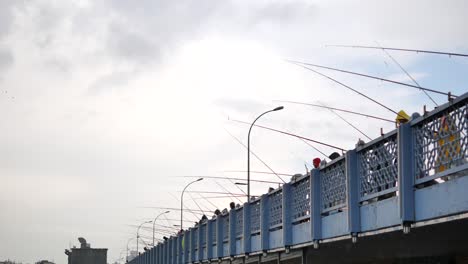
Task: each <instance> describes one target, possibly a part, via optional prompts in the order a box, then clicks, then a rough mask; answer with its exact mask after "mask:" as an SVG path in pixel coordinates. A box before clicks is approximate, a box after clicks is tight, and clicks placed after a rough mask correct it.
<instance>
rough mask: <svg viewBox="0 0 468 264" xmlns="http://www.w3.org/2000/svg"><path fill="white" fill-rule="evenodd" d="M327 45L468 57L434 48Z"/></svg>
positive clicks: (467, 55)
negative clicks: (434, 49)
mask: <svg viewBox="0 0 468 264" xmlns="http://www.w3.org/2000/svg"><path fill="white" fill-rule="evenodd" d="M325 47H337V48H358V49H381V50H395V51H408V52H416V53H429V54H438V55H448V56H449V57H451V56H458V57H468V54H463V53H453V52H444V51H433V50H421V49H402V48H388V47H375V46H359V45H357V46H356V45H326V46H325Z"/></svg>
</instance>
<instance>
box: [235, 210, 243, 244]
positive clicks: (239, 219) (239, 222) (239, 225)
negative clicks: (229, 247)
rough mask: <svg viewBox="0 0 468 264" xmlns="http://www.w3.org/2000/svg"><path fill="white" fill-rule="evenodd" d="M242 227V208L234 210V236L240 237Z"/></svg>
mask: <svg viewBox="0 0 468 264" xmlns="http://www.w3.org/2000/svg"><path fill="white" fill-rule="evenodd" d="M243 229H244V208H239V209H237V211H236V237H241V236H242V234H243V231H244V230H243Z"/></svg>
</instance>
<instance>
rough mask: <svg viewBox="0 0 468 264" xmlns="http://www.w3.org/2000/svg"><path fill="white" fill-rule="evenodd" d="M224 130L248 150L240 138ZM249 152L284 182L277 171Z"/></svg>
mask: <svg viewBox="0 0 468 264" xmlns="http://www.w3.org/2000/svg"><path fill="white" fill-rule="evenodd" d="M224 130H225V131H226V132H227V133H228V134H229V135H230V136H231V137H232V138H234V139H235V140H236V141H237V142H238V143H239V144H241V145H242V146H243V147H244V148H245V149H247V150H249V148H248V147H247V146H246V145H245V144H244V143H242V141H241V140H240V139H238V138H237V137H236V136H234V135H233V134H232V133H231V132H229V131H228V130H227V129H226V128H224ZM249 151H250V153H251V154H252V155H253V156H254V157H255V158H257V159H258V160H259V161H260V162H261V163H262V164H263V165H265V167H267V168H268V169H269V170H270V171H271V172H273V173H274V174H275V175H276V177H278V178H279V179H280V180H281V181H282V182H283V183H286V182H285V181H284V180H283V178H281V177H280V176H279V175H278V173H276V172H275V171H274V170H273V169H272V168H271V167H270V166H268V164H266V163H265V162H264V161H263V160H262V159H261V158H260V157H259V156H258V155H257V154H255V153H254V152H253V151H252V150H249Z"/></svg>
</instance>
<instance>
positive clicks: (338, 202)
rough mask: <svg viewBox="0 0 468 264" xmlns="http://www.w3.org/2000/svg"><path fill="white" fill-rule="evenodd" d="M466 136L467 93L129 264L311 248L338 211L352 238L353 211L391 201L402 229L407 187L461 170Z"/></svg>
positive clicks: (466, 158)
mask: <svg viewBox="0 0 468 264" xmlns="http://www.w3.org/2000/svg"><path fill="white" fill-rule="evenodd" d="M467 134H468V93H467V94H464V95H463V96H460V97H458V98H457V99H455V100H453V101H452V102H449V103H446V104H444V105H442V106H440V107H438V109H437V110H434V111H432V112H430V113H428V114H426V115H423V116H421V117H415V118H414V119H412V120H411V122H409V123H407V124H403V125H402V126H401V127H399V128H398V129H396V130H394V131H391V132H389V133H387V134H386V135H384V136H382V137H379V138H377V139H375V140H372V141H371V142H369V143H367V144H364V145H362V146H358V147H357V148H356V149H353V150H350V151H348V152H347V153H346V155H345V156H342V157H339V158H338V159H336V160H334V161H332V162H330V163H328V164H327V165H326V166H324V167H323V168H320V169H314V170H312V171H311V176H309V175H307V176H303V177H301V178H299V179H294V180H292V181H291V182H290V183H286V184H284V185H283V186H282V187H280V188H278V189H277V190H274V191H272V192H270V193H268V194H265V195H263V196H262V197H261V198H259V199H257V200H253V201H250V202H249V203H248V204H246V205H244V206H242V207H241V208H236V209H232V210H231V212H230V213H227V214H223V215H220V216H218V217H217V218H216V219H211V220H208V222H207V223H204V224H201V225H199V226H197V227H193V228H190V229H189V230H187V231H185V233H184V234H183V235H181V236H178V237H171V238H170V239H169V240H168V241H165V242H164V243H160V244H158V245H157V246H156V247H154V248H153V249H151V250H150V251H148V252H146V253H144V254H143V255H140V256H139V257H138V258H136V259H134V260H132V261H131V262H130V263H138V264H141V263H144V264H153V263H154V264H182V263H193V262H202V261H208V260H212V259H220V258H229V257H232V256H236V255H239V254H248V253H251V252H252V251H255V250H256V251H268V250H271V249H275V248H278V247H279V248H287V247H289V246H294V245H295V243H297V242H296V241H302V242H301V243H304V239H302V240H300V239H299V240H298V238H297V237H301V234H302V233H304V230H311V232H312V233H311V234H309V237H308V238H307V239H306V242H307V241H309V242H314V243H315V241H320V240H321V239H324V237H322V222H323V221H325V220H324V219H325V218H327V219H328V220H327V221H332V220H330V219H332V218H330V217H331V215H330V214H332V213H333V212H334V211H340V212H344V209H346V210H347V211H346V212H344V213H345V214H348V216H347V219H348V222H347V225H348V231H349V232H348V235H351V236H355V235H356V233H358V232H359V231H360V228H361V227H360V226H361V224H360V218H359V217H360V216H359V215H360V209H361V208H362V207H365V206H367V204H370V203H374V202H377V201H379V200H381V199H386V198H388V197H394V196H397V197H398V198H399V203H398V207H399V208H398V209H399V211H400V217H399V219H400V220H401V223H400V224H402V225H404V224H405V223H406V222H408V221H410V222H411V221H412V220H414V198H412V197H414V192H415V187H417V188H424V187H426V186H429V185H430V184H427V183H431V184H436V183H438V182H444V181H450V180H451V179H452V178H456V177H459V176H460V175H461V174H460V172H461V171H465V170H468V137H467ZM464 175H466V173H464ZM436 180H437V181H436ZM247 205H248V207H246V206H247ZM342 209H343V210H342ZM231 214H233V215H231ZM329 215H330V217H328V216H329ZM230 216H232V217H230ZM244 221H246V222H244ZM327 223H329V222H327ZM246 224H247V225H246ZM231 231H233V232H231ZM293 234H294V235H293ZM231 236H232V237H231ZM199 245H201V247H199ZM254 248H255V250H253V249H254Z"/></svg>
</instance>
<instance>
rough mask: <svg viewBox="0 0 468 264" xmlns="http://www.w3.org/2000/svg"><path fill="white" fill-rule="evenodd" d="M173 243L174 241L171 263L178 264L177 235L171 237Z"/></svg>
mask: <svg viewBox="0 0 468 264" xmlns="http://www.w3.org/2000/svg"><path fill="white" fill-rule="evenodd" d="M173 240H174V241H173V243H174V246H173V247H174V256H173V257H172V260H173V261H172V263H173V264H178V263H177V262H178V260H179V236H177V235H176V236H175V237H174V239H173Z"/></svg>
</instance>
